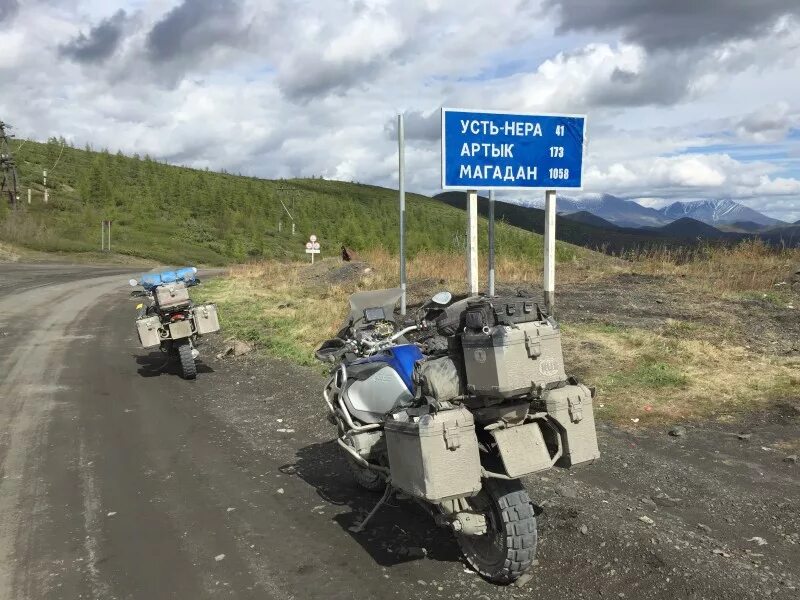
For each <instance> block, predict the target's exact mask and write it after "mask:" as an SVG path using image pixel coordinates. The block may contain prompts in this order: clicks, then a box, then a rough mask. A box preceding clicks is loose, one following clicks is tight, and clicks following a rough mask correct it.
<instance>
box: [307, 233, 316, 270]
mask: <svg viewBox="0 0 800 600" xmlns="http://www.w3.org/2000/svg"><path fill="white" fill-rule="evenodd" d="M306 254H310V255H311V264H312V265H313V264H314V255H315V254H319V242H318V241H317V236H315V235H314V234H311V235H310V236H309V237H308V241H307V242H306Z"/></svg>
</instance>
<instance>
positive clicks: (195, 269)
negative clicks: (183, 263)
mask: <svg viewBox="0 0 800 600" xmlns="http://www.w3.org/2000/svg"><path fill="white" fill-rule="evenodd" d="M192 271H194V274H195V275H197V267H192Z"/></svg>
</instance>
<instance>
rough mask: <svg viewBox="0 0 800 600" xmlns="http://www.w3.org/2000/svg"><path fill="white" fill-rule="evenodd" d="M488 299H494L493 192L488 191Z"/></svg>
mask: <svg viewBox="0 0 800 600" xmlns="http://www.w3.org/2000/svg"><path fill="white" fill-rule="evenodd" d="M489 297H490V298H493V297H494V190H489Z"/></svg>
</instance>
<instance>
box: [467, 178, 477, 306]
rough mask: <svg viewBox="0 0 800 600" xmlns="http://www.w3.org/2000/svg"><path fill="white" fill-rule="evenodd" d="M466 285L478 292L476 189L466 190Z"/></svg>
mask: <svg viewBox="0 0 800 600" xmlns="http://www.w3.org/2000/svg"><path fill="white" fill-rule="evenodd" d="M467 286H468V287H469V293H470V294H472V295H473V296H474V295H476V294H477V293H478V191H477V190H469V191H467Z"/></svg>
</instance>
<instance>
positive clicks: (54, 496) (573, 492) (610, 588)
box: [0, 265, 800, 600]
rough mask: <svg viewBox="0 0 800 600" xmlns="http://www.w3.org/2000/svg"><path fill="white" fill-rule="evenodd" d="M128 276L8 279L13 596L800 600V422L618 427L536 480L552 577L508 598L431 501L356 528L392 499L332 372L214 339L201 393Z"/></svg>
mask: <svg viewBox="0 0 800 600" xmlns="http://www.w3.org/2000/svg"><path fill="white" fill-rule="evenodd" d="M127 279H128V274H127V272H125V271H124V270H120V269H112V268H92V267H85V266H79V267H69V266H64V265H58V266H47V265H36V266H32V265H0V365H2V366H1V367H0V369H1V370H0V373H2V375H0V378H1V379H0V598H9V599H14V600H21V599H36V600H39V599H42V598H65V599H66V598H69V599H73V598H104V599H105V598H136V599H139V598H141V599H147V600H150V599H158V598H180V599H184V598H186V599H192V600H194V599H200V598H281V599H284V598H302V599H305V598H325V599H338V598H342V599H344V598H488V599H494V598H530V599H536V598H548V599H552V598H553V597H558V598H564V599H569V598H663V599H670V600H674V599H676V598H726V599H733V598H737V599H738V598H763V597H765V596H774V597H776V598H797V597H800V592H798V589H799V588H800V552H799V551H798V550H800V546H799V545H798V544H800V470H798V469H800V466H798V465H797V464H795V463H794V462H792V461H791V460H790V457H791V455H794V454H796V453H797V450H793V449H792V448H793V447H796V444H797V438H798V425H800V406H794V405H791V404H790V405H786V406H784V407H783V408H782V409H781V410H782V412H775V413H770V414H760V415H757V416H756V417H755V418H754V420H752V421H750V422H748V423H739V424H731V425H728V426H724V427H723V426H719V425H712V424H694V425H693V426H687V427H686V428H685V433H684V435H682V436H679V437H673V436H670V435H668V433H667V431H666V430H663V431H644V432H643V431H638V432H636V433H630V432H625V431H622V430H618V429H615V428H611V427H607V426H601V427H600V431H599V436H600V445H601V452H602V458H601V460H600V461H599V462H597V463H596V464H594V465H591V466H588V467H584V468H579V469H575V470H573V471H563V470H553V471H550V472H547V473H545V474H544V475H542V476H538V477H531V478H529V479H527V480H526V485H527V487H528V489H529V491H530V494H531V497H532V498H533V500H534V502H535V503H536V505H537V511H538V512H539V530H540V547H539V554H538V561H537V565H536V567H535V568H534V570H533V572H532V578H531V579H530V581H528V582H527V583H525V585H523V586H510V587H496V586H493V585H490V584H488V583H486V582H484V581H483V580H481V579H480V578H479V577H478V576H477V575H475V574H474V573H472V572H471V571H470V570H469V569H467V568H466V567H465V565H464V563H463V562H462V561H461V560H460V558H459V553H458V549H457V547H456V545H455V543H454V542H453V541H452V539H451V537H450V536H449V535H448V534H447V532H445V531H443V530H439V529H436V528H435V527H434V526H433V523H432V521H431V520H430V519H429V518H428V517H427V515H426V514H425V513H424V512H422V511H421V510H420V509H418V508H416V507H415V506H414V505H413V504H411V503H407V502H396V503H394V505H392V506H389V507H387V508H385V509H383V510H382V511H381V512H380V513H378V516H377V517H376V519H375V521H374V525H373V526H372V527H371V528H370V529H369V530H367V531H366V532H365V533H363V534H353V533H351V532H350V531H349V530H348V527H349V526H350V525H352V524H353V523H354V522H355V521H356V520H357V519H358V518H359V517H360V516H362V515H363V513H364V512H366V511H367V510H369V508H371V506H372V503H373V502H374V501H375V500H376V499H377V498H376V497H374V496H370V495H368V494H366V493H364V492H361V491H359V490H358V489H357V488H355V486H354V484H353V483H351V481H350V479H349V476H348V474H347V468H346V465H345V463H344V461H343V460H342V459H341V458H340V456H339V455H338V453H337V451H336V449H335V447H334V445H333V444H332V443H331V441H330V439H331V433H332V431H331V429H330V426H329V425H328V424H327V423H326V422H325V420H324V411H323V408H322V400H321V398H320V394H319V392H320V389H321V385H322V383H323V376H322V374H321V372H320V371H319V370H316V371H315V370H313V369H307V368H301V367H297V366H294V365H291V364H288V363H285V362H281V361H273V360H268V359H264V358H263V357H259V356H254V355H247V356H244V357H239V358H217V357H216V355H217V353H219V352H220V351H221V349H222V347H223V341H222V339H220V338H215V337H214V336H211V337H209V338H208V339H207V340H206V343H205V344H204V345H203V346H201V347H200V351H201V360H202V364H201V365H200V369H199V371H200V373H199V375H198V379H197V380H196V381H193V382H187V381H183V380H181V379H180V378H179V377H178V376H177V374H176V371H175V369H174V368H172V367H171V366H169V365H166V366H165V365H164V361H163V359H162V357H161V356H160V355H159V353H157V352H149V351H146V350H142V349H141V348H139V347H138V341H137V339H136V336H135V331H134V328H133V317H134V310H133V305H134V303H135V301H134V300H132V299H130V298H129V297H128V290H129V288H128V287H127V284H126V281H127ZM797 404H800V400H797ZM741 431H746V432H747V433H748V434H750V435H749V436H748V435H745V436H741V435H737V434H738V433H740V432H741ZM792 444H795V446H792Z"/></svg>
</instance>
